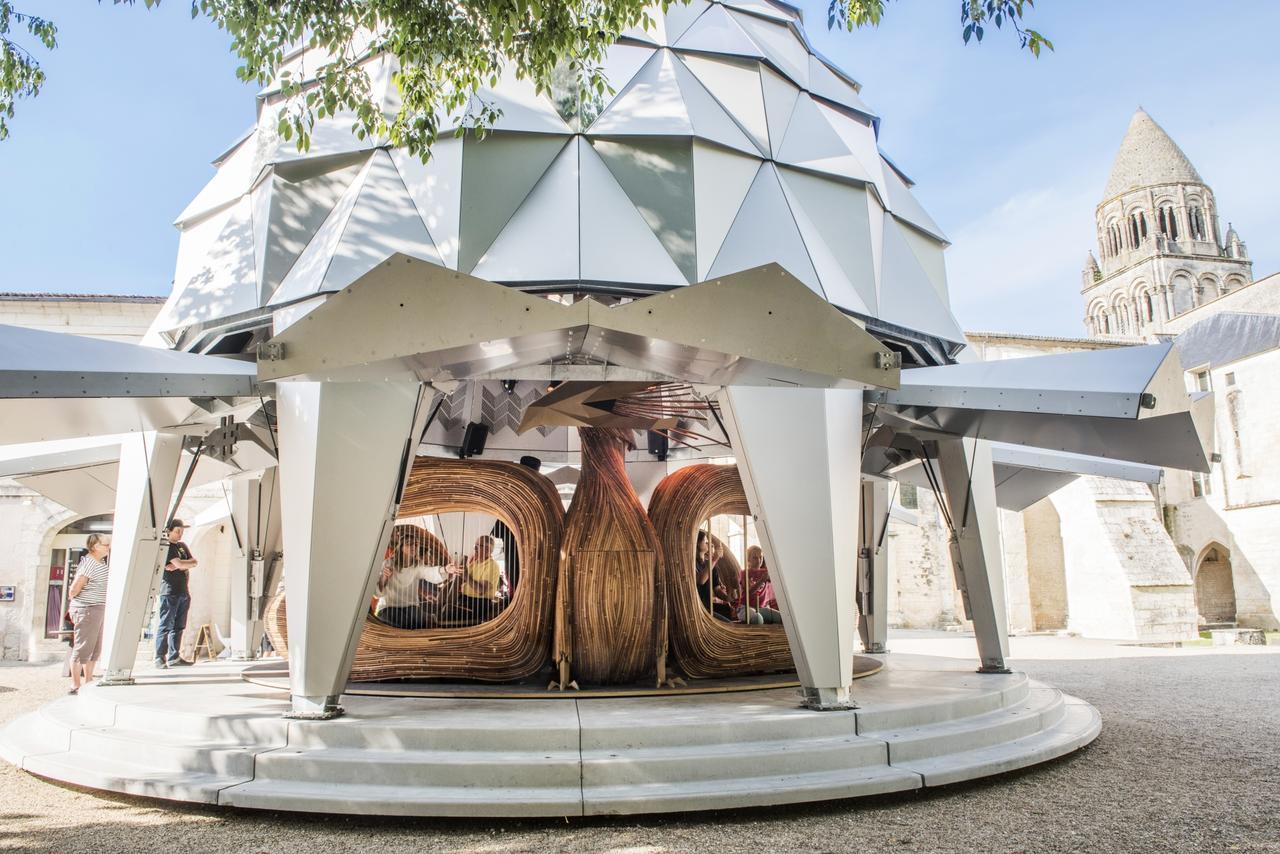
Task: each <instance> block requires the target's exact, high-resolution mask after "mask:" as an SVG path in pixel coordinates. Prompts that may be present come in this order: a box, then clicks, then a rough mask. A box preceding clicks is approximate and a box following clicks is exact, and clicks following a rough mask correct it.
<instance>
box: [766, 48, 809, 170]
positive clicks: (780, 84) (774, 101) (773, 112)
mask: <svg viewBox="0 0 1280 854" xmlns="http://www.w3.org/2000/svg"><path fill="white" fill-rule="evenodd" d="M760 90H761V91H762V92H763V93H764V112H765V119H766V120H767V121H768V123H769V146H770V150H771V151H772V152H773V156H774V157H775V158H776V157H777V156H778V153H779V152H780V151H781V150H782V143H783V141H784V140H785V139H786V135H787V127H788V126H789V125H790V124H791V114H792V113H794V112H795V109H796V100H797V99H798V98H799V97H800V90H799V89H798V88H797V87H796V86H795V85H793V84H792V83H791V81H789V80H787V79H786V78H785V77H783V76H782V75H781V74H778V73H777V72H776V71H774V70H773V69H771V68H768V67H767V66H761V67H760Z"/></svg>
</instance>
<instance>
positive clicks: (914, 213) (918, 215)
mask: <svg viewBox="0 0 1280 854" xmlns="http://www.w3.org/2000/svg"><path fill="white" fill-rule="evenodd" d="M877 159H879V158H878V157H877ZM882 172H883V174H884V186H885V188H886V189H887V191H888V194H889V195H888V198H887V199H886V200H885V201H886V202H887V203H888V205H889V210H890V211H892V212H893V215H894V216H896V217H898V218H899V219H903V220H906V221H907V222H909V223H911V224H912V225H914V226H915V227H916V228H919V229H920V230H921V231H925V232H928V233H929V234H931V235H933V236H934V237H936V238H938V239H939V240H941V241H942V242H943V243H949V242H950V241H948V240H947V236H946V235H945V234H943V233H942V229H941V228H939V227H938V224H937V223H936V222H934V221H933V217H931V216H929V214H928V213H926V212H925V209H924V208H923V207H922V206H921V205H920V203H919V202H918V201H916V197H915V196H914V195H912V193H911V189H910V188H909V187H907V184H906V182H905V181H903V180H902V176H901V175H899V174H898V172H897V170H896V169H894V168H893V167H892V166H890V165H888V164H885V168H884V169H883V170H882Z"/></svg>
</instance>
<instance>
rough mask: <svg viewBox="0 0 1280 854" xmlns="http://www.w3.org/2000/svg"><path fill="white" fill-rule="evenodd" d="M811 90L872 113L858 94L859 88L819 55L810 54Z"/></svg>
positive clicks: (855, 108)
mask: <svg viewBox="0 0 1280 854" xmlns="http://www.w3.org/2000/svg"><path fill="white" fill-rule="evenodd" d="M809 91H810V92H812V93H813V94H815V95H817V96H819V97H821V98H826V99H827V100H829V101H835V102H836V103H837V104H843V105H844V106H846V107H848V108H849V109H851V110H857V111H858V112H861V113H867V114H870V113H871V110H870V108H868V107H867V105H866V104H864V103H863V102H862V98H861V97H859V96H858V90H857V89H856V88H855V87H854V86H853V84H852V83H850V82H849V81H848V80H845V79H844V78H843V77H841V76H840V75H838V74H836V73H835V72H834V71H832V70H831V69H830V68H828V67H827V64H826V63H825V62H823V61H822V60H821V59H818V57H816V56H813V55H812V54H810V55H809Z"/></svg>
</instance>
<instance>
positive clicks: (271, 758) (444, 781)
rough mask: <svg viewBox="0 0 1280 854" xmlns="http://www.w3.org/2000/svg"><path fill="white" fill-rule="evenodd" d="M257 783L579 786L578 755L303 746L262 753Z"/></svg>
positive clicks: (477, 748)
mask: <svg viewBox="0 0 1280 854" xmlns="http://www.w3.org/2000/svg"><path fill="white" fill-rule="evenodd" d="M254 777H255V779H257V780H271V781H276V782H289V783H299V782H306V781H313V780H335V781H336V780H342V781H347V782H345V785H346V786H348V787H350V788H352V789H360V788H363V787H365V786H374V787H378V786H406V787H410V788H415V787H436V788H440V787H453V788H465V789H483V788H494V789H498V788H502V787H504V786H514V787H516V788H527V789H530V790H536V789H542V788H565V787H577V786H578V785H579V783H580V780H581V775H580V766H579V762H578V751H577V750H572V751H567V750H566V751H557V752H550V751H520V752H515V751H497V750H484V749H481V748H480V746H479V745H474V746H471V745H458V749H456V750H404V751H388V750H360V749H353V748H312V749H305V748H298V747H295V746H293V745H290V746H288V747H284V748H281V749H279V750H272V751H268V752H265V753H259V754H258V755H257V758H256V763H255V771H254Z"/></svg>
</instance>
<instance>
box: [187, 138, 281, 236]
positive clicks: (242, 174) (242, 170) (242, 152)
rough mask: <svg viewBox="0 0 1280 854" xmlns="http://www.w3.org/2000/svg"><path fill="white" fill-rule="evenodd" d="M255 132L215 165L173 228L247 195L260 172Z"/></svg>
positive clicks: (260, 161)
mask: <svg viewBox="0 0 1280 854" xmlns="http://www.w3.org/2000/svg"><path fill="white" fill-rule="evenodd" d="M257 137H258V134H257V132H255V133H252V134H250V135H249V136H247V137H246V138H245V139H244V140H243V141H242V142H241V143H240V144H239V145H237V146H236V147H235V148H234V149H232V151H231V152H230V153H229V154H227V155H226V156H225V157H224V158H223V159H222V161H221V162H220V163H218V164H217V169H218V171H217V172H215V173H214V175H213V177H212V178H211V179H209V183H208V184H205V185H204V189H202V190H201V191H200V193H199V194H198V195H197V196H196V197H195V198H194V199H192V200H191V204H189V205H187V206H186V208H184V209H183V211H182V213H180V214H178V218H177V219H176V220H174V225H182V224H183V223H185V222H190V221H191V220H193V219H196V218H197V217H200V216H203V215H204V214H207V213H210V212H211V211H215V210H217V209H218V208H220V207H223V206H224V205H229V204H231V203H232V202H234V201H235V200H236V199H238V198H240V197H241V196H243V195H244V194H245V193H247V192H249V188H250V187H252V186H253V184H254V182H255V181H256V180H257V178H258V173H259V172H261V171H262V159H261V158H260V157H259V152H258V146H257V144H256V143H257Z"/></svg>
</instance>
